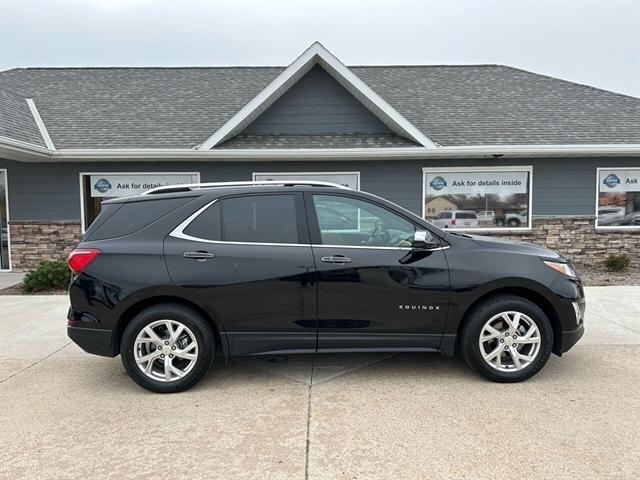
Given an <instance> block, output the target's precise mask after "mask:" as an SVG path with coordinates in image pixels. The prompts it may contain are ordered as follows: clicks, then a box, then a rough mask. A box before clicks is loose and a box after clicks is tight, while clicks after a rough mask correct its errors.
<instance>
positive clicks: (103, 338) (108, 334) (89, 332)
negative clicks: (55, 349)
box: [67, 326, 116, 357]
mask: <svg viewBox="0 0 640 480" xmlns="http://www.w3.org/2000/svg"><path fill="white" fill-rule="evenodd" d="M67 335H68V336H69V338H70V339H71V340H73V341H74V342H75V343H76V344H77V345H78V346H79V347H80V348H82V349H83V350H84V351H85V352H87V353H92V354H94V355H100V356H103V357H115V356H116V354H115V353H114V352H115V349H114V346H113V330H102V329H99V328H82V327H71V326H67Z"/></svg>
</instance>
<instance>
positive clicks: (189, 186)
mask: <svg viewBox="0 0 640 480" xmlns="http://www.w3.org/2000/svg"><path fill="white" fill-rule="evenodd" d="M270 185H282V186H284V187H291V186H294V185H309V186H312V187H332V188H341V189H345V190H349V188H348V187H345V186H344V185H340V184H338V183H331V182H320V181H313V180H262V181H258V182H257V181H253V182H249V181H247V182H211V183H186V184H184V185H165V186H164V187H156V188H152V189H151V190H147V191H146V192H143V193H142V194H141V195H154V194H156V193H173V192H188V191H191V190H198V189H200V188H219V187H260V186H270Z"/></svg>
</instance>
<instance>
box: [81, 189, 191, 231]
mask: <svg viewBox="0 0 640 480" xmlns="http://www.w3.org/2000/svg"><path fill="white" fill-rule="evenodd" d="M191 200H193V197H182V198H166V199H153V200H144V201H138V202H127V203H125V204H123V205H122V206H120V205H117V204H114V205H113V206H119V207H120V208H118V209H117V210H116V211H115V212H114V213H113V214H111V216H109V217H108V218H106V220H104V221H103V222H99V221H98V220H99V219H100V217H101V216H102V215H103V214H108V212H110V211H112V209H110V208H109V209H107V211H104V212H102V213H100V216H98V218H97V219H96V220H95V221H94V223H93V225H92V227H91V228H89V230H87V233H86V234H85V239H86V240H104V239H106V238H115V237H123V236H125V235H130V234H132V233H134V232H137V231H138V230H140V229H141V228H143V227H146V226H147V225H149V224H150V223H153V222H155V221H156V220H158V219H159V218H160V217H164V216H165V215H166V214H167V213H170V212H172V211H174V210H175V209H177V208H179V207H181V206H182V205H184V204H185V203H187V202H189V201H191ZM94 226H95V228H94Z"/></svg>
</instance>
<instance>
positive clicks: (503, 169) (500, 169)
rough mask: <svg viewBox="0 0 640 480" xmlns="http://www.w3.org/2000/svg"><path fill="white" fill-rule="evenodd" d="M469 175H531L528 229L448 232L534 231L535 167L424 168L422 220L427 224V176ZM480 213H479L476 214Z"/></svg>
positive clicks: (507, 228)
mask: <svg viewBox="0 0 640 480" xmlns="http://www.w3.org/2000/svg"><path fill="white" fill-rule="evenodd" d="M456 172H460V173H463V172H464V173H469V172H527V173H528V174H529V185H528V189H529V194H528V195H527V196H528V205H527V208H526V210H527V217H528V219H527V223H528V226H527V227H475V228H458V227H455V228H448V229H447V230H451V231H458V232H465V231H466V232H514V231H520V232H529V231H531V230H532V229H533V165H508V166H495V165H491V166H479V167H423V168H422V219H423V220H424V221H425V222H428V220H426V219H425V214H426V212H425V205H426V199H427V182H426V180H427V174H433V173H443V174H447V173H456ZM476 213H478V212H476Z"/></svg>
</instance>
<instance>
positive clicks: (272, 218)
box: [222, 195, 298, 243]
mask: <svg viewBox="0 0 640 480" xmlns="http://www.w3.org/2000/svg"><path fill="white" fill-rule="evenodd" d="M222 240H224V241H227V242H251V243H298V222H297V218H296V199H295V196H294V195H250V196H246V197H233V198H227V199H224V200H222Z"/></svg>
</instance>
